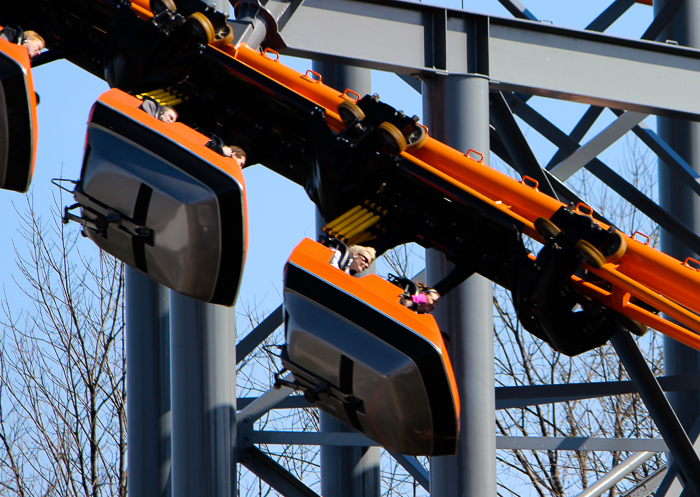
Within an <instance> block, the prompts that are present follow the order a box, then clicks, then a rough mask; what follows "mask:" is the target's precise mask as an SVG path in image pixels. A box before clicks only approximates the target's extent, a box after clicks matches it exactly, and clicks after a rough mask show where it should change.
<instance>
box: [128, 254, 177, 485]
mask: <svg viewBox="0 0 700 497" xmlns="http://www.w3.org/2000/svg"><path fill="white" fill-rule="evenodd" d="M168 294H169V290H168V289H167V288H165V287H164V286H162V285H160V284H158V283H156V282H155V281H153V280H152V279H150V278H149V277H148V276H146V275H144V274H143V273H141V272H140V271H138V270H136V269H133V268H131V267H128V266H127V267H126V364H127V367H126V389H127V392H128V393H129V401H128V402H127V403H126V411H127V413H126V417H127V422H128V432H129V444H128V447H127V459H128V463H129V464H128V465H129V483H128V484H129V495H131V496H134V497H169V496H170V495H171V491H172V488H171V468H170V329H169V326H170V325H169V315H168V312H169V296H168Z"/></svg>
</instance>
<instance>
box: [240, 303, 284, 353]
mask: <svg viewBox="0 0 700 497" xmlns="http://www.w3.org/2000/svg"><path fill="white" fill-rule="evenodd" d="M282 324H284V310H283V309H282V304H280V306H279V307H278V308H277V309H275V310H274V311H272V312H271V313H270V314H268V316H267V317H266V318H265V319H264V320H263V322H262V323H260V324H259V325H257V326H256V327H255V329H254V330H252V331H251V332H250V333H248V334H247V335H246V336H245V337H244V338H242V339H241V341H240V342H238V343H237V344H236V364H238V363H239V362H241V361H242V360H243V359H245V357H246V356H247V355H248V354H250V353H251V352H252V351H253V350H255V349H256V348H257V347H258V346H259V345H260V344H261V343H263V342H264V341H265V340H266V339H267V337H269V336H270V335H271V334H272V333H274V331H275V330H276V329H277V328H279V327H280V326H282Z"/></svg>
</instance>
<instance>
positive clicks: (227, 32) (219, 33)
mask: <svg viewBox="0 0 700 497" xmlns="http://www.w3.org/2000/svg"><path fill="white" fill-rule="evenodd" d="M232 41H233V29H231V26H229V25H228V24H224V25H223V26H221V27H220V28H219V29H217V30H216V35H215V36H214V41H213V42H212V45H214V46H215V47H223V46H226V45H228V44H229V43H231V42H232Z"/></svg>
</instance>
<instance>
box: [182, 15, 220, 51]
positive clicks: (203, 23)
mask: <svg viewBox="0 0 700 497" xmlns="http://www.w3.org/2000/svg"><path fill="white" fill-rule="evenodd" d="M187 24H189V25H190V27H191V28H192V31H194V33H195V35H196V36H197V38H199V40H200V41H201V42H202V43H206V44H207V45H208V44H209V43H211V42H213V41H214V38H215V36H216V33H215V32H214V26H212V24H211V21H210V20H209V19H207V16H205V15H204V14H202V13H201V12H195V13H194V14H192V15H191V16H189V17H188V18H187Z"/></svg>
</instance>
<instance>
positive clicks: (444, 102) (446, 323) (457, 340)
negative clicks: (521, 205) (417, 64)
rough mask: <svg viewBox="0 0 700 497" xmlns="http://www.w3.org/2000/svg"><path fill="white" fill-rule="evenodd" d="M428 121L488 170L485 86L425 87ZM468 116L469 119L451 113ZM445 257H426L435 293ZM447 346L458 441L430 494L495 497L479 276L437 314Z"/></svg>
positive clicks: (489, 308)
mask: <svg viewBox="0 0 700 497" xmlns="http://www.w3.org/2000/svg"><path fill="white" fill-rule="evenodd" d="M423 109H424V111H423V112H424V120H425V122H426V123H427V125H428V127H429V128H430V131H431V134H432V135H433V136H434V137H436V138H437V139H439V140H441V141H443V142H444V143H446V144H447V145H450V146H452V147H454V148H456V149H457V150H462V151H463V152H466V151H467V150H469V149H474V150H477V151H479V152H481V153H482V154H483V155H484V159H485V161H486V162H487V163H488V162H489V157H488V156H489V148H490V147H489V94H488V79H487V78H485V77H482V76H478V75H472V76H447V77H445V76H436V77H435V78H431V79H430V80H427V81H425V82H424V88H423ZM454 109H469V112H468V113H467V112H454ZM451 266H452V265H451V264H450V263H448V262H447V261H446V259H445V257H444V256H443V255H442V254H440V253H438V252H436V251H434V250H428V251H427V257H426V270H427V278H426V279H427V282H428V284H429V285H431V284H432V285H434V284H435V283H436V282H438V281H440V280H441V279H442V278H444V277H445V276H446V275H447V274H448V273H449V272H450V270H451ZM435 317H436V319H437V322H438V324H439V325H440V329H441V330H442V331H443V332H444V333H447V334H448V335H449V337H450V341H449V343H448V344H447V350H448V352H449V354H450V359H451V361H452V366H453V368H454V372H455V378H456V380H457V387H458V389H459V395H460V402H461V406H462V407H461V413H460V439H459V443H458V448H457V454H456V455H455V456H445V457H433V458H431V462H430V493H431V495H432V496H433V497H447V496H452V495H463V496H479V497H495V495H496V437H495V422H496V421H495V409H494V408H495V398H494V384H495V381H494V370H495V365H494V350H493V292H492V289H491V282H490V281H488V280H486V279H484V278H482V277H481V276H478V275H475V276H472V277H471V278H469V279H468V280H467V281H465V282H464V283H462V284H461V285H459V286H458V287H456V288H455V289H454V290H452V291H451V292H450V293H448V294H447V295H445V296H443V297H442V298H441V299H440V305H439V306H438V308H437V309H436V311H435Z"/></svg>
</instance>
